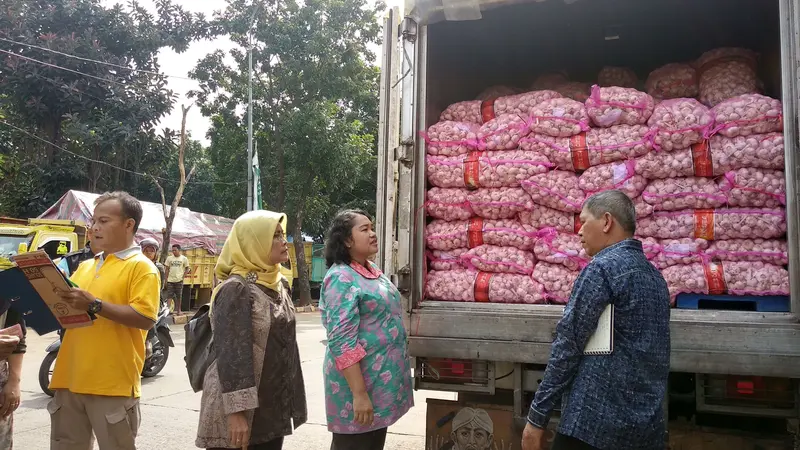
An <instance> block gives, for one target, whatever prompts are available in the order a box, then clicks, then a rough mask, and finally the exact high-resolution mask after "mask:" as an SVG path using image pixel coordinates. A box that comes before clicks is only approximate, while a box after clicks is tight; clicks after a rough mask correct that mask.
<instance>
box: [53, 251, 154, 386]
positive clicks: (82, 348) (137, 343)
mask: <svg viewBox="0 0 800 450" xmlns="http://www.w3.org/2000/svg"><path fill="white" fill-rule="evenodd" d="M71 279H72V281H74V282H75V283H76V284H77V285H78V286H80V287H81V289H84V290H86V291H89V292H90V293H91V294H92V295H94V296H95V297H97V298H99V299H100V300H102V301H103V303H106V304H109V303H113V304H116V305H129V306H130V307H132V308H133V309H134V310H136V312H138V313H139V314H141V315H143V316H145V317H147V318H149V319H152V320H153V321H155V319H156V317H157V314H158V307H159V286H160V284H159V275H158V269H157V268H156V266H155V264H153V263H152V262H151V261H150V260H149V259H147V257H146V256H144V255H143V254H142V252H141V250H140V249H139V247H132V248H129V249H128V250H124V251H121V252H118V253H115V254H113V255H109V256H107V257H103V255H99V256H96V257H95V258H94V259H93V260H89V261H84V262H83V263H82V264H81V265H80V266H79V267H78V269H77V270H76V271H75V273H74V274H73V275H72V277H71ZM146 336H147V331H145V330H139V329H136V328H129V327H126V326H124V325H120V324H118V323H116V322H112V321H111V320H108V319H106V318H104V317H99V316H98V318H97V320H95V321H94V324H92V325H91V326H88V327H84V328H73V329H70V330H68V331H67V332H66V334H65V335H64V342H62V343H61V350H59V352H58V359H56V367H55V369H54V370H53V378H52V380H51V381H50V389H68V390H70V391H71V392H74V393H76V394H90V395H105V396H112V397H130V396H133V397H136V398H138V397H140V396H141V391H142V382H141V378H140V374H141V373H142V368H143V367H144V357H145V337H146Z"/></svg>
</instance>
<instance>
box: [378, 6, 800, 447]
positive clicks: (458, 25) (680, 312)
mask: <svg viewBox="0 0 800 450" xmlns="http://www.w3.org/2000/svg"><path fill="white" fill-rule="evenodd" d="M384 25H385V26H384V51H383V61H382V67H383V71H382V76H381V85H380V95H381V97H380V100H381V101H380V134H379V168H378V213H377V229H378V232H379V239H380V241H381V243H382V244H383V245H382V251H381V253H380V254H379V255H378V263H379V264H380V265H381V266H382V269H383V270H384V272H385V273H387V274H389V275H391V277H392V279H393V281H394V282H395V284H396V285H397V286H398V288H399V289H400V291H401V293H402V295H403V298H404V301H405V302H406V305H405V306H406V312H407V319H408V321H407V328H408V332H409V343H408V345H409V354H410V356H412V357H413V358H414V361H415V363H414V366H415V387H416V388H417V389H425V390H441V391H450V392H456V393H458V398H459V401H460V402H461V403H463V404H468V403H476V404H482V405H490V406H491V405H494V406H497V407H498V408H507V409H508V410H510V411H512V412H513V416H514V419H515V420H514V423H515V427H516V429H517V430H519V427H520V426H521V425H524V417H525V415H526V414H527V410H528V406H529V404H530V401H531V398H532V395H533V393H534V392H535V391H536V388H537V383H538V381H539V380H540V379H541V376H542V374H543V371H544V367H545V365H546V363H547V360H548V357H549V353H550V345H551V342H552V340H553V337H554V331H555V327H556V324H557V322H558V320H559V319H560V317H561V315H562V312H563V307H561V306H557V305H514V304H487V303H457V302H439V301H432V300H428V299H426V298H425V296H424V282H425V257H426V256H425V243H424V236H423V231H424V228H425V223H426V217H425V213H424V203H425V191H426V178H425V155H426V149H425V146H426V143H425V140H424V139H423V138H422V137H421V132H424V131H425V130H426V129H427V127H428V126H430V125H432V124H433V123H435V122H437V121H438V118H439V115H440V113H441V112H442V110H443V109H444V108H445V107H447V106H448V105H449V104H452V103H455V102H457V101H462V100H469V99H473V98H475V96H476V94H477V93H478V92H480V91H481V90H482V89H484V88H486V87H488V86H492V85H497V84H505V85H512V86H522V87H527V86H529V85H530V82H531V81H532V80H533V78H535V76H536V75H537V74H541V73H544V72H548V71H552V70H554V69H566V70H567V71H569V74H570V75H571V76H572V78H573V79H579V80H580V79H587V80H589V79H594V77H595V76H596V74H597V73H598V71H599V69H600V68H601V67H602V66H604V65H616V66H627V67H631V68H633V69H634V70H636V71H637V72H638V74H639V76H640V78H643V77H645V76H646V75H647V73H648V72H649V71H650V70H653V69H655V68H656V67H659V66H661V65H663V64H666V63H670V62H675V61H689V60H692V59H694V58H697V56H699V55H700V54H702V53H703V52H705V51H707V50H710V49H713V48H716V47H746V48H750V49H752V50H755V51H757V52H759V53H760V55H761V60H760V68H761V73H760V76H761V79H762V80H763V82H764V91H765V93H767V94H768V95H770V96H772V97H776V98H780V99H781V100H782V101H783V114H784V133H785V146H786V155H785V161H786V186H787V202H786V203H787V204H786V208H787V222H788V223H787V228H788V232H787V234H788V242H789V260H790V261H789V269H790V270H789V272H790V284H791V311H790V312H775V313H762V312H748V311H721V310H702V309H697V310H685V309H673V310H672V316H671V337H672V355H671V372H672V374H671V377H670V384H669V396H668V398H667V399H665V414H667V415H668V416H669V419H670V422H669V429H670V445H671V448H673V449H677V448H709V449H711V448H726V450H733V449H736V448H776V449H777V448H795V449H797V448H800V444H798V439H797V438H796V437H795V436H796V435H797V422H798V417H800V409H799V408H798V405H800V401H799V399H800V395H798V394H799V393H800V391H799V390H798V382H797V381H798V380H797V379H798V378H800V320H798V319H800V234H798V233H800V227H798V225H800V211H798V196H799V195H800V190H798V173H799V172H800V165H798V164H799V163H800V161H799V160H798V158H799V157H798V155H800V147H798V95H799V94H800V84H799V83H798V82H799V77H800V53H799V51H800V0H407V4H406V5H405V15H404V16H402V15H400V14H399V13H398V10H397V9H395V10H393V11H390V12H389V13H388V14H387V17H386V18H385V23H384ZM432 426H436V425H430V423H429V428H430V427H432ZM438 426H441V424H439V425H438ZM755 426H757V427H758V428H757V429H754V427H755ZM701 431H702V432H703V433H707V434H705V435H701V434H698V433H701ZM429 432H430V429H429ZM499 432H500V430H498V429H497V427H495V430H494V435H495V438H496V437H497V436H498V435H499V434H498V433H499ZM517 432H518V431H517ZM454 439H455V438H454ZM433 440H435V439H433ZM426 445H427V447H428V448H436V449H437V450H438V448H439V446H437V445H434V444H426ZM456 448H458V447H457V446H456ZM471 448H472V447H471ZM475 448H477V447H475ZM487 448H488V447H487ZM508 448H514V449H516V448H519V447H518V441H517V445H516V446H511V447H508Z"/></svg>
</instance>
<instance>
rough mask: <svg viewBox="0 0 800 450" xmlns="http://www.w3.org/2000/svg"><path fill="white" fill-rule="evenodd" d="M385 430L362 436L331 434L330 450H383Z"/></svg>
mask: <svg viewBox="0 0 800 450" xmlns="http://www.w3.org/2000/svg"><path fill="white" fill-rule="evenodd" d="M386 432H387V429H386V428H381V429H380V430H375V431H370V432H369V433H362V434H337V433H333V441H332V442H331V450H383V446H384V444H386Z"/></svg>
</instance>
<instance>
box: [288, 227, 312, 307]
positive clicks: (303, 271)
mask: <svg viewBox="0 0 800 450" xmlns="http://www.w3.org/2000/svg"><path fill="white" fill-rule="evenodd" d="M292 225H293V226H292V239H293V240H294V255H295V259H296V261H297V283H295V289H297V290H298V294H299V298H300V299H299V305H298V306H308V305H310V304H311V283H310V282H309V276H308V275H309V274H308V264H307V263H306V249H305V242H303V213H302V212H298V214H297V217H295V220H294V221H293V224H292Z"/></svg>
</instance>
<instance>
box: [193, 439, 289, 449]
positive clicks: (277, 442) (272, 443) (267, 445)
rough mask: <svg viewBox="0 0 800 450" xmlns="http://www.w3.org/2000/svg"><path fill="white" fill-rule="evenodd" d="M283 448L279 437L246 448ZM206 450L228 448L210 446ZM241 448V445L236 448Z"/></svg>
mask: <svg viewBox="0 0 800 450" xmlns="http://www.w3.org/2000/svg"><path fill="white" fill-rule="evenodd" d="M282 448H283V438H282V437H279V438H277V439H273V440H271V441H269V442H264V443H263V444H256V445H248V446H247V450H281V449H282ZM208 450H229V449H227V448H210V449H208ZM236 450H241V447H240V448H238V449H236Z"/></svg>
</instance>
